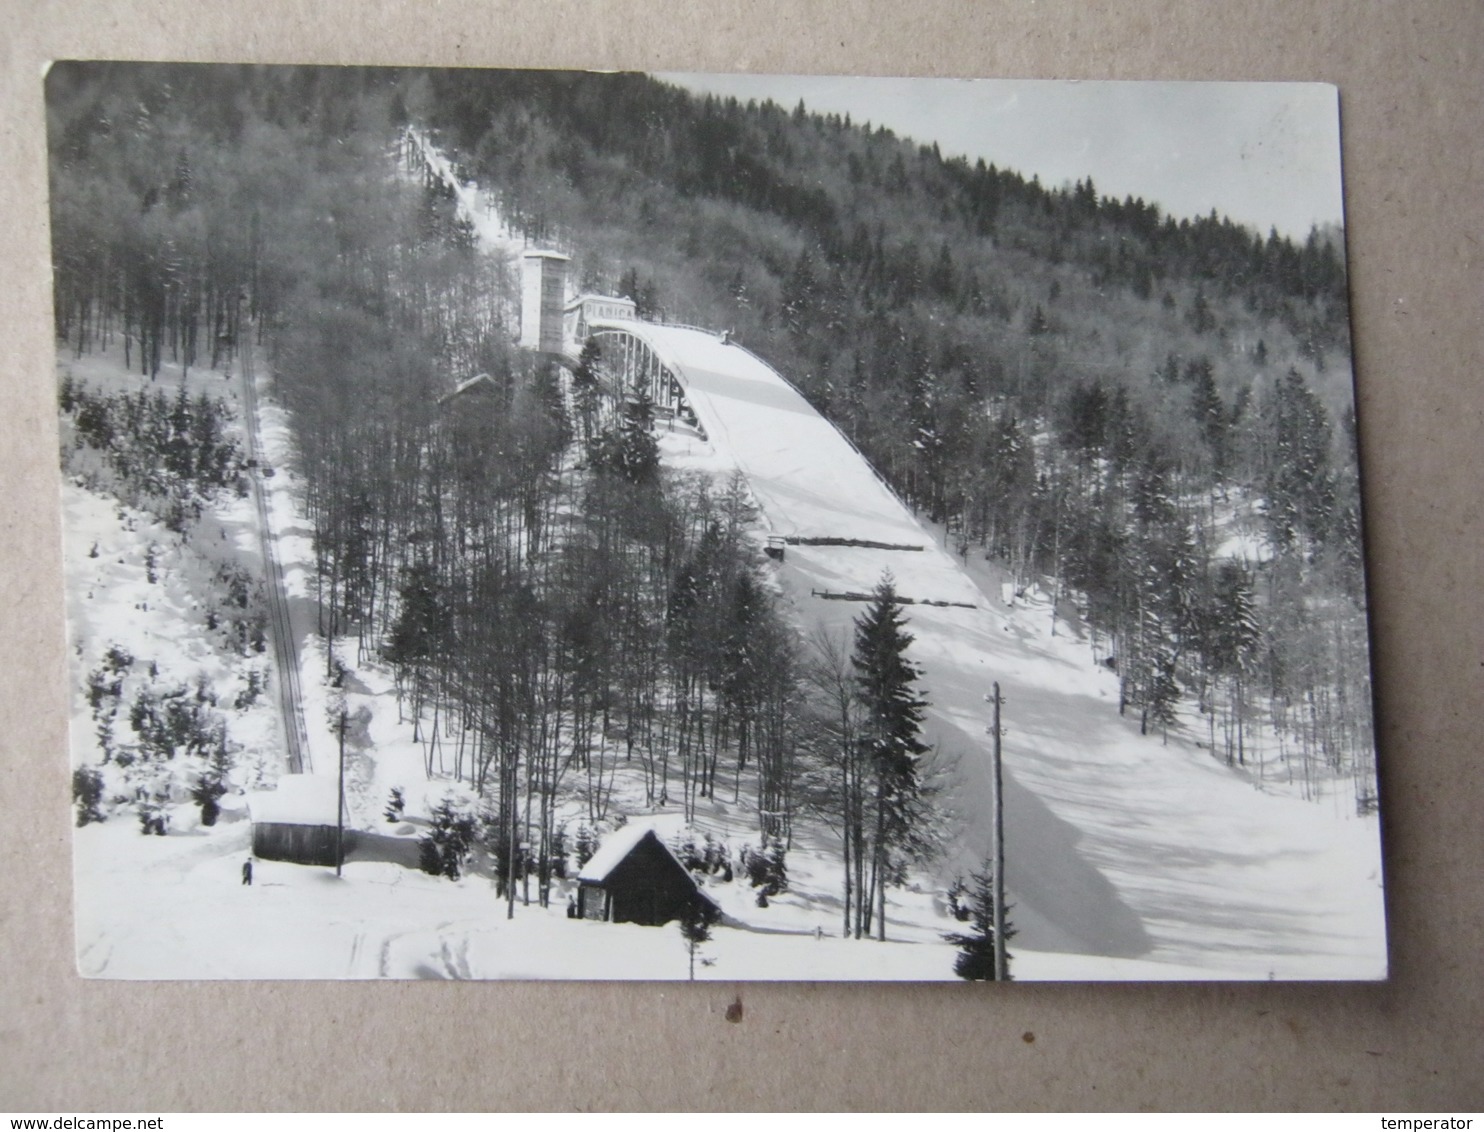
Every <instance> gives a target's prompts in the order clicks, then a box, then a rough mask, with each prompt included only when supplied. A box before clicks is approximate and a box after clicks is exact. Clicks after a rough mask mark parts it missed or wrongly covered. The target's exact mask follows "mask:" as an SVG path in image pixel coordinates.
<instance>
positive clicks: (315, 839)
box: [247, 774, 352, 865]
mask: <svg viewBox="0 0 1484 1132" xmlns="http://www.w3.org/2000/svg"><path fill="white" fill-rule="evenodd" d="M339 808H340V783H339V782H338V781H337V780H336V779H335V778H332V777H330V776H329V775H318V774H286V775H284V776H283V777H282V778H280V779H279V780H278V787H277V789H275V790H263V791H259V792H258V793H256V794H249V795H248V797H247V810H248V813H249V815H251V817H252V851H253V856H255V857H260V858H262V859H263V860H265V861H292V862H293V863H295V864H298V865H337V864H341V863H343V861H342V859H340V858H338V856H337V852H336V841H337V837H336V824H337V820H338V816H339V814H338V811H339ZM351 841H352V834H351V832H350V831H349V830H346V831H345V838H344V843H343V845H342V846H341V851H342V852H343V851H345V850H349V849H350V847H351Z"/></svg>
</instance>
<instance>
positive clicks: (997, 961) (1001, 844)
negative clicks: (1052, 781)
mask: <svg viewBox="0 0 1484 1132" xmlns="http://www.w3.org/2000/svg"><path fill="white" fill-rule="evenodd" d="M991 761H992V764H993V770H994V779H993V781H994V800H993V809H994V814H993V820H992V822H991V826H990V855H991V856H992V857H993V858H994V977H995V981H996V982H1005V981H1006V980H1008V979H1009V978H1010V967H1009V963H1008V961H1007V959H1006V956H1005V795H1004V778H1003V776H1002V774H1001V770H1000V766H1001V764H1000V683H999V681H998V680H996V681H995V685H994V747H993V753H992V755H991Z"/></svg>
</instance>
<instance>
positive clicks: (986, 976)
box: [943, 862, 1015, 982]
mask: <svg viewBox="0 0 1484 1132" xmlns="http://www.w3.org/2000/svg"><path fill="white" fill-rule="evenodd" d="M992 869H993V866H992V865H991V864H990V863H989V862H985V864H984V867H983V868H982V869H980V871H978V872H976V873H974V874H973V875H972V876H971V877H970V879H971V880H972V881H973V884H974V887H973V891H972V892H971V893H970V894H969V900H968V912H969V916H968V919H969V921H970V923H971V924H972V925H973V930H972V931H968V932H951V933H949V934H948V935H945V936H944V937H943V938H944V939H946V940H947V941H948V942H949V943H951V944H954V945H955V946H956V947H957V948H958V949H959V953H958V956H957V957H956V958H955V959H954V961H953V973H954V974H955V975H957V976H958V977H959V978H961V979H968V980H969V981H971V982H993V981H994V977H995V961H994V958H995V957H994V918H995V917H994V876H993V872H992ZM1014 936H1015V929H1014V928H1012V927H1011V926H1010V921H1009V919H1008V918H1007V919H1006V920H1005V940H1006V942H1008V941H1009V940H1011V939H1013V938H1014ZM1006 958H1007V959H1008V955H1007V957H1006ZM1007 966H1008V963H1007Z"/></svg>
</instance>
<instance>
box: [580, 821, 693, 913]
mask: <svg viewBox="0 0 1484 1132" xmlns="http://www.w3.org/2000/svg"><path fill="white" fill-rule="evenodd" d="M577 885H578V887H577V914H578V915H579V916H581V917H582V918H583V919H585V920H611V921H612V922H614V923H628V924H651V925H657V924H664V923H668V922H669V921H671V920H674V919H677V918H678V917H679V916H680V915H681V914H682V913H683V912H684V911H685V910H686V908H687V907H689V906H691V905H693V904H695V903H696V902H698V901H699V902H703V903H705V904H708V905H710V906H711V907H712V908H713V909H714V908H715V907H716V905H715V904H714V903H713V902H712V900H711V898H710V897H708V896H707V895H706V894H705V893H704V892H702V891H701V889H700V886H699V885H697V884H696V881H695V878H694V877H692V876H691V875H690V870H689V869H687V868H686V867H685V866H684V865H682V864H681V863H680V860H679V858H677V857H676V856H675V854H674V853H672V852H671V851H670V847H669V846H668V845H666V844H665V843H664V842H663V841H661V840H660V838H659V835H658V834H657V833H655V831H654V830H653V829H649V828H647V827H644V826H638V827H635V826H625V827H624V828H623V829H620V830H618V831H617V832H616V833H612V834H609V835H608V837H606V838H604V840H603V844H602V845H601V846H599V848H598V851H597V852H596V853H594V854H593V856H592V859H591V860H589V861H588V863H587V864H586V865H584V866H583V867H582V871H581V872H579V873H578V874H577Z"/></svg>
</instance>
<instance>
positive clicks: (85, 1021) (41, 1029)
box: [0, 0, 1484, 1112]
mask: <svg viewBox="0 0 1484 1132" xmlns="http://www.w3.org/2000/svg"><path fill="white" fill-rule="evenodd" d="M0 11H3V15H0V27H3V28H4V30H3V32H0V43H3V44H4V52H5V56H4V66H3V76H0V84H3V96H0V97H3V103H0V208H3V212H0V215H3V216H4V224H3V226H0V257H3V258H0V265H3V275H0V279H3V281H4V286H3V287H0V326H3V327H4V330H5V338H6V345H7V349H6V351H5V353H4V355H3V358H0V368H3V378H0V525H3V537H0V671H3V672H4V673H5V677H4V679H3V681H0V684H3V689H0V1110H39V1111H43V1112H67V1111H75V1112H85V1111H104V1110H137V1111H139V1112H147V1111H150V1110H156V1111H159V1110H186V1111H191V1110H220V1109H225V1110H238V1109H246V1110H274V1109H278V1110H283V1109H317V1108H326V1109H439V1108H458V1109H475V1110H485V1109H507V1108H542V1109H545V1108H564V1107H580V1108H596V1109H613V1108H658V1109H671V1108H785V1109H787V1108H872V1109H907V1108H989V1109H1001V1108H1002V1109H1021V1108H1090V1109H1129V1108H1141V1107H1142V1108H1162V1109H1168V1108H1240V1109H1248V1108H1259V1107H1261V1108H1268V1107H1271V1108H1279V1109H1307V1108H1346V1109H1356V1108H1360V1109H1383V1110H1399V1109H1414V1110H1417V1109H1443V1110H1447V1109H1460V1108H1473V1109H1479V1108H1484V961H1481V958H1480V952H1481V949H1484V829H1481V824H1484V823H1481V819H1480V817H1479V815H1480V813H1481V811H1484V771H1481V760H1484V752H1481V749H1480V747H1481V742H1480V734H1479V733H1480V725H1481V724H1484V529H1481V500H1484V427H1481V426H1484V380H1481V378H1484V356H1481V355H1484V351H1481V341H1484V270H1481V253H1484V206H1481V202H1484V189H1481V181H1484V141H1481V137H1484V118H1481V116H1480V111H1481V108H1484V6H1481V5H1479V4H1476V3H1473V2H1472V0H1456V2H1451V3H1450V2H1448V0H1412V2H1409V3H1406V4H1392V3H1385V2H1381V0H1378V2H1376V3H1365V4H1363V3H1358V2H1357V3H1347V2H1343V0H1330V2H1325V0H1247V2H1234V3H1230V4H1222V5H1214V4H1213V5H1208V4H1204V3H1200V2H1198V0H1104V2H1102V3H1100V4H1098V5H1096V6H1094V5H1089V4H1086V3H1084V2H1082V0H1042V2H1041V3H1033V4H1027V5H1012V4H1009V3H1002V2H996V3H975V2H974V0H936V2H923V0H917V2H913V3H901V2H892V0H837V2H835V3H832V4H823V3H809V2H807V0H793V2H784V0H779V2H773V3H765V2H758V0H755V2H747V0H717V2H714V3H693V4H690V5H684V4H679V3H676V2H674V0H671V2H668V3H667V2H664V0H622V2H611V3H607V4H603V5H598V4H596V3H592V2H587V3H583V2H579V0H554V2H547V3H544V4H538V3H512V2H491V0H445V2H441V3H431V2H428V0H423V2H412V3H407V4H403V5H392V4H387V3H374V2H371V0H360V2H353V3H347V2H332V3H314V2H312V0H300V2H294V0H263V2H259V3H257V4H253V5H248V4H228V3H223V2H221V0H207V2H205V3H203V4H200V5H199V6H198V3H197V2H194V0H153V2H150V0H92V2H89V0H71V2H63V0H54V2H50V3H48V2H42V0H34V2H30V3H24V2H23V0H5V3H4V6H3V9H0ZM48 58H129V59H182V60H237V61H256V62H325V63H334V62H341V63H350V62H359V63H404V64H425V65H453V64H459V65H474V64H479V65H498V66H521V65H524V66H537V65H539V66H565V67H602V68H632V69H665V70H698V71H699V70H725V71H740V70H760V71H773V72H803V73H847V72H854V73H862V74H923V75H926V74H941V75H963V76H995V77H1005V78H1013V77H1027V78H1029V77H1046V78H1068V77H1084V78H1131V79H1134V78H1162V79H1198V78H1221V79H1304V80H1324V81H1328V82H1333V83H1336V84H1338V85H1339V88H1340V98H1341V106H1342V115H1343V139H1344V147H1345V171H1346V205H1347V210H1348V234H1349V251H1350V278H1351V289H1352V301H1353V313H1354V326H1355V333H1356V352H1355V360H1356V369H1357V374H1358V385H1359V390H1358V392H1359V420H1360V432H1361V442H1362V465H1363V472H1364V480H1363V486H1364V491H1365V503H1366V520H1367V526H1368V529H1367V535H1368V539H1369V549H1368V558H1369V564H1370V583H1371V601H1372V610H1373V625H1374V634H1375V636H1374V642H1375V648H1376V655H1377V669H1378V671H1377V691H1378V711H1379V724H1380V727H1379V734H1380V737H1381V746H1382V752H1381V755H1382V758H1381V767H1382V799H1383V807H1384V818H1385V824H1384V830H1385V837H1386V842H1387V844H1386V860H1387V869H1388V877H1387V882H1388V904H1389V911H1390V916H1391V946H1392V955H1393V978H1392V980H1391V981H1390V982H1389V983H1388V984H1384V985H1376V986H1346V985H1338V986H1329V985H1276V986H1270V985H1256V986H1242V985H1235V986H1230V985H1193V986H1168V985H1166V986H1130V985H1090V986H1076V985H1060V986H1058V985H1024V986H1018V985H1011V986H1004V987H992V986H974V987H970V986H966V985H962V986H960V985H945V986H828V985H804V984H777V985H766V984H744V985H740V986H736V987H733V986H729V985H725V984H722V985H709V986H687V985H650V984H629V985H619V984H614V985H582V984H578V985H571V984H568V985H559V984H464V985H458V986H454V985H450V984H441V983H440V984H433V983H426V984H422V983H419V984H413V983H395V984H375V985H373V984H359V983H358V984H328V983H315V984H288V983H282V984H252V983H248V984H130V983H114V982H96V981H95V982H87V981H83V980H81V979H79V978H78V977H77V975H76V974H75V971H74V967H73V946H72V922H71V890H70V889H71V885H70V860H71V854H70V817H69V808H68V775H67V766H66V757H65V754H64V752H65V750H66V744H65V728H66V718H65V709H64V704H65V695H66V690H65V688H64V684H63V672H64V657H63V631H62V625H63V620H62V608H61V587H60V582H59V573H58V572H59V564H58V563H59V549H58V545H59V540H58V531H57V522H58V514H57V471H56V458H55V438H56V431H55V430H56V425H55V408H54V404H55V402H54V395H55V394H54V386H53V384H52V372H53V371H52V347H51V340H50V333H49V327H50V313H49V310H50V308H49V294H48V279H49V267H48V245H47V231H46V218H45V210H44V199H45V176H46V161H45V142H44V137H43V131H42V120H43V117H42V105H41V96H42V88H41V81H40V79H41V73H42V65H43V61H44V60H46V59H48ZM736 995H740V997H741V1000H742V1002H743V1004H744V1007H745V1012H744V1014H743V1017H742V1019H741V1021H740V1022H737V1023H732V1022H728V1021H726V1020H725V1009H726V1007H727V1006H728V1005H729V1004H730V1003H731V1002H732V1001H733V998H734V996H736ZM1032 1035H1033V1036H1034V1040H1032Z"/></svg>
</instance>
